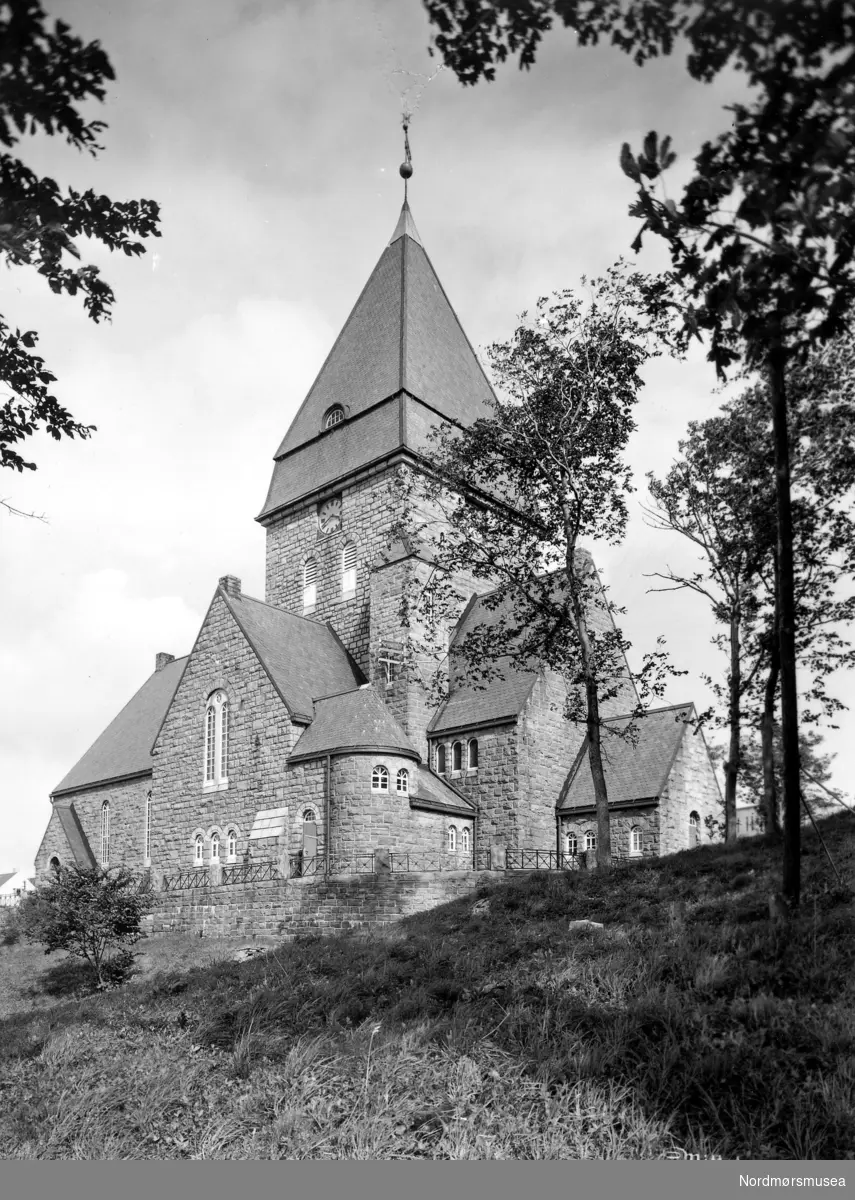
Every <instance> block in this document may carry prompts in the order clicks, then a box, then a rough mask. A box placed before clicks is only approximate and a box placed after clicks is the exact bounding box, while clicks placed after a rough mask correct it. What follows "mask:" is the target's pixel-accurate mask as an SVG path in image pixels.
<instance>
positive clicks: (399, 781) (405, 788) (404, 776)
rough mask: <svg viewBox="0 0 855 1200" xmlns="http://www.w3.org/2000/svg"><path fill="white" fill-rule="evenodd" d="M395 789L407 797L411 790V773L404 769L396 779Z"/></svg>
mask: <svg viewBox="0 0 855 1200" xmlns="http://www.w3.org/2000/svg"><path fill="white" fill-rule="evenodd" d="M395 787H396V788H397V789H398V791H399V792H401V793H403V794H404V795H406V793H407V792H409V790H410V773H409V771H405V770H404V768H403V767H402V768H401V770H400V771H399V772H398V774H397V776H396V778H395Z"/></svg>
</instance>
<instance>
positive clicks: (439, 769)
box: [436, 746, 445, 775]
mask: <svg viewBox="0 0 855 1200" xmlns="http://www.w3.org/2000/svg"><path fill="white" fill-rule="evenodd" d="M436 773H437V775H444V774H445V746H437V748H436Z"/></svg>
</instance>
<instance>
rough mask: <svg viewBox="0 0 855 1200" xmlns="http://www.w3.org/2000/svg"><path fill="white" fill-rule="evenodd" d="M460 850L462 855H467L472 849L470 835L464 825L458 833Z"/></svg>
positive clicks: (466, 826) (467, 827)
mask: <svg viewBox="0 0 855 1200" xmlns="http://www.w3.org/2000/svg"><path fill="white" fill-rule="evenodd" d="M460 848H461V850H462V851H463V853H464V854H468V853H469V851H470V850H471V849H472V835H471V834H470V832H469V826H468V825H464V826H463V829H462V830H461V831H460Z"/></svg>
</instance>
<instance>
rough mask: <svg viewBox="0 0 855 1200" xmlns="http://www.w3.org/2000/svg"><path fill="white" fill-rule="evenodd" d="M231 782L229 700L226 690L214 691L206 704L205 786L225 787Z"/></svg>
mask: <svg viewBox="0 0 855 1200" xmlns="http://www.w3.org/2000/svg"><path fill="white" fill-rule="evenodd" d="M228 783H229V702H228V700H227V699H226V694H225V692H214V694H213V695H212V696H209V697H208V703H207V705H206V706H205V787H208V788H224V787H228Z"/></svg>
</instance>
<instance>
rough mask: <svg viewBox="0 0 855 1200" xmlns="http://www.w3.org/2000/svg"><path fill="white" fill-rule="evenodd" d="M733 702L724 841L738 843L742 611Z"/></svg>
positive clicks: (733, 647) (733, 655)
mask: <svg viewBox="0 0 855 1200" xmlns="http://www.w3.org/2000/svg"><path fill="white" fill-rule="evenodd" d="M728 685H729V689H730V704H729V712H728V722H729V725H730V747H729V749H728V755H727V762H726V763H725V764H724V840H725V841H726V842H735V841H736V838H737V834H738V829H737V824H736V784H737V780H738V779H739V766H740V741H741V737H740V735H741V732H742V731H741V728H740V721H741V713H740V701H741V699H742V696H741V693H742V663H741V661H740V656H739V613H738V611H734V612H733V613H732V614H731V617H730V677H729V680H728Z"/></svg>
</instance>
